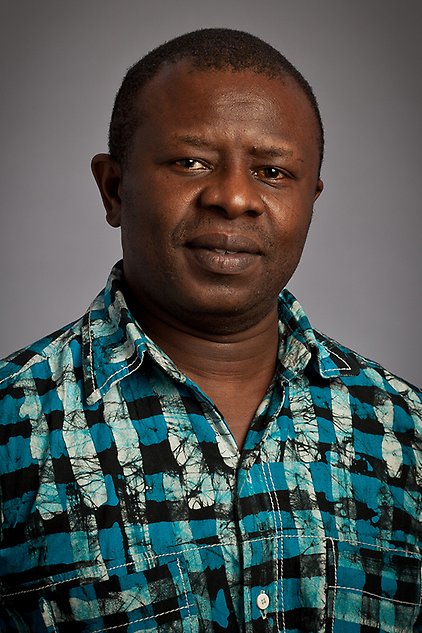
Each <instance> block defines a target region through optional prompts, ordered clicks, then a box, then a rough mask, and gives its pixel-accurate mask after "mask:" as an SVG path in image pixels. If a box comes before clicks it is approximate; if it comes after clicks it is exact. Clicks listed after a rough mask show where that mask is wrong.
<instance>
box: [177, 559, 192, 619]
mask: <svg viewBox="0 0 422 633" xmlns="http://www.w3.org/2000/svg"><path fill="white" fill-rule="evenodd" d="M176 564H177V568H178V570H179V574H180V578H181V579H182V585H183V592H184V594H185V600H186V605H187V609H188V613H189V616H188V618H189V628H190V630H191V631H192V620H191V618H192V614H191V612H190V606H189V598H188V590H187V588H186V583H185V576H184V574H183V570H182V566H181V564H180V558H177V559H176Z"/></svg>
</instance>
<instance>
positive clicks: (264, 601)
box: [256, 591, 270, 611]
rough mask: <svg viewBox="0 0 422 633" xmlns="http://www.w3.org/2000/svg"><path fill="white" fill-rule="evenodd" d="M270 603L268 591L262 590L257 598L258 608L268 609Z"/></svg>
mask: <svg viewBox="0 0 422 633" xmlns="http://www.w3.org/2000/svg"><path fill="white" fill-rule="evenodd" d="M269 604H270V599H269V597H268V596H267V594H266V593H264V592H263V591H261V593H260V594H259V596H258V597H257V599H256V605H257V607H258V609H261V610H262V611H263V610H264V609H266V608H267V607H268V605H269Z"/></svg>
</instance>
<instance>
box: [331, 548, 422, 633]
mask: <svg viewBox="0 0 422 633" xmlns="http://www.w3.org/2000/svg"><path fill="white" fill-rule="evenodd" d="M327 546H328V551H327V568H328V586H327V620H326V623H327V628H326V631H327V633H344V631H346V630H347V631H348V633H354V632H355V631H356V632H360V631H363V630H368V631H382V633H411V632H412V631H413V630H414V626H415V624H416V620H417V618H418V614H419V611H420V608H421V557H420V552H419V551H414V552H412V551H407V550H404V549H403V550H402V549H399V548H397V547H395V546H394V545H393V544H390V545H386V546H385V547H382V548H381V547H380V548H376V547H372V546H370V545H366V544H363V543H356V544H354V543H348V542H343V541H335V540H334V539H328V540H327ZM346 627H347V628H346ZM363 627H365V628H363Z"/></svg>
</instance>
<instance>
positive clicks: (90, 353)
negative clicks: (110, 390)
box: [88, 310, 95, 391]
mask: <svg viewBox="0 0 422 633" xmlns="http://www.w3.org/2000/svg"><path fill="white" fill-rule="evenodd" d="M88 339H89V368H90V370H91V381H92V387H93V390H94V391H95V382H94V363H93V361H92V332H91V310H89V312H88Z"/></svg>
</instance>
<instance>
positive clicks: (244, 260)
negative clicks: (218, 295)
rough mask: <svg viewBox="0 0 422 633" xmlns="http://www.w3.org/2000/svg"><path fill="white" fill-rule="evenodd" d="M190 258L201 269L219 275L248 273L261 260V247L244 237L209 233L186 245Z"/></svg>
mask: <svg viewBox="0 0 422 633" xmlns="http://www.w3.org/2000/svg"><path fill="white" fill-rule="evenodd" d="M186 246H187V252H188V256H189V257H192V258H193V260H194V261H195V263H196V265H198V266H199V267H200V268H201V269H203V270H205V271H207V272H209V273H214V274H218V275H237V274H240V273H243V272H246V271H248V269H250V268H251V267H253V266H254V265H255V264H256V263H257V261H258V260H259V258H260V255H261V249H260V247H259V245H258V244H257V243H256V242H255V241H254V240H251V239H250V238H247V237H245V236H242V235H228V234H225V233H207V234H205V235H199V236H198V237H195V238H193V239H192V240H190V241H188V242H187V243H186Z"/></svg>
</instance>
